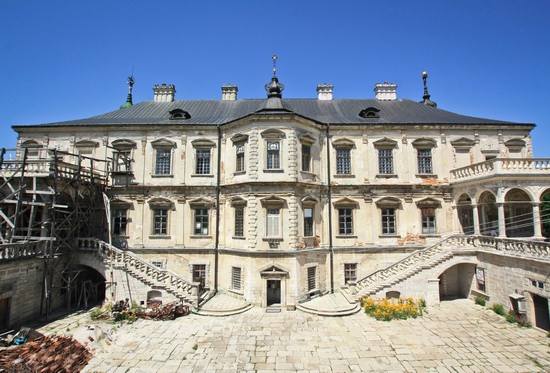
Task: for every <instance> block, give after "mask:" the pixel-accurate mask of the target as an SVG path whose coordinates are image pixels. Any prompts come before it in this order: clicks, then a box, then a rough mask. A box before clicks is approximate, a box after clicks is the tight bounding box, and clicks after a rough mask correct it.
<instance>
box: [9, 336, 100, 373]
mask: <svg viewBox="0 0 550 373" xmlns="http://www.w3.org/2000/svg"><path fill="white" fill-rule="evenodd" d="M91 357H92V354H91V352H90V351H88V349H87V348H86V347H85V346H84V345H82V344H80V343H79V342H78V341H75V340H74V339H72V338H67V337H63V336H55V337H42V338H39V339H37V340H34V341H32V342H27V343H25V344H23V345H21V346H17V347H10V348H7V349H5V350H2V353H1V354H0V371H4V372H8V373H16V372H17V373H19V372H28V373H74V372H80V371H81V370H82V369H83V368H84V367H85V366H86V364H88V361H90V359H91Z"/></svg>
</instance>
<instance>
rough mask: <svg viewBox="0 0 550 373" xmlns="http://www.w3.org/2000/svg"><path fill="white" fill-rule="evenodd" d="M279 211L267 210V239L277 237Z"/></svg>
mask: <svg viewBox="0 0 550 373" xmlns="http://www.w3.org/2000/svg"><path fill="white" fill-rule="evenodd" d="M280 213H281V209H277V208H275V209H273V208H272V209H267V219H266V233H267V237H279V225H280V216H281V215H280Z"/></svg>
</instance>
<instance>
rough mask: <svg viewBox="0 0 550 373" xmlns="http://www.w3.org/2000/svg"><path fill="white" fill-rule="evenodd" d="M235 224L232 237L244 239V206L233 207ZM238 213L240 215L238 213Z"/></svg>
mask: <svg viewBox="0 0 550 373" xmlns="http://www.w3.org/2000/svg"><path fill="white" fill-rule="evenodd" d="M233 209H234V214H235V224H234V231H233V236H234V237H244V206H234V207H233ZM239 211H240V215H239V213H238V212H239Z"/></svg>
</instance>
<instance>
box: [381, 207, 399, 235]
mask: <svg viewBox="0 0 550 373" xmlns="http://www.w3.org/2000/svg"><path fill="white" fill-rule="evenodd" d="M395 232H396V231H395V209H393V208H388V209H382V234H395Z"/></svg>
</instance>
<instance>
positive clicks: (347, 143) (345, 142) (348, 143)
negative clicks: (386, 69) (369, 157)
mask: <svg viewBox="0 0 550 373" xmlns="http://www.w3.org/2000/svg"><path fill="white" fill-rule="evenodd" d="M332 145H333V146H334V147H335V148H353V147H354V146H355V143H354V142H353V141H352V140H350V139H346V138H340V139H336V140H334V141H332Z"/></svg>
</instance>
